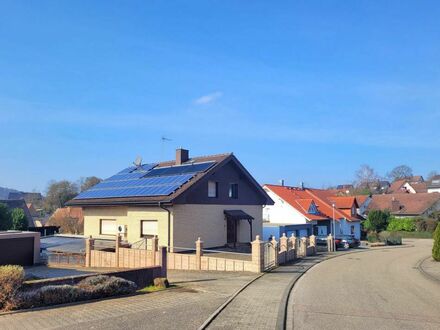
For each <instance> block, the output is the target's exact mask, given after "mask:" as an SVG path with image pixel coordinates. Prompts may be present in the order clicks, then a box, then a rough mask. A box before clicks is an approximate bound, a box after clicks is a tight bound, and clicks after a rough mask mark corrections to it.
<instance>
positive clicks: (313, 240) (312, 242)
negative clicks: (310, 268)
mask: <svg viewBox="0 0 440 330" xmlns="http://www.w3.org/2000/svg"><path fill="white" fill-rule="evenodd" d="M309 239H310V247H311V248H312V251H313V252H312V254H313V255H315V254H316V236H315V235H310V237H309Z"/></svg>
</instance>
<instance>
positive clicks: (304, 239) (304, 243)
mask: <svg viewBox="0 0 440 330" xmlns="http://www.w3.org/2000/svg"><path fill="white" fill-rule="evenodd" d="M299 250H300V253H301V256H302V257H307V237H301V240H300V248H299Z"/></svg>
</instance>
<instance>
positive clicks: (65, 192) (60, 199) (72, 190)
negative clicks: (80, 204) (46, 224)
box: [44, 180, 78, 212]
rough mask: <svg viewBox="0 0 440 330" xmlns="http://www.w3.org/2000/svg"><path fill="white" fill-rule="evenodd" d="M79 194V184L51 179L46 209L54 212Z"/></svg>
mask: <svg viewBox="0 0 440 330" xmlns="http://www.w3.org/2000/svg"><path fill="white" fill-rule="evenodd" d="M77 194H78V186H77V185H76V184H75V183H73V182H70V181H67V180H62V181H51V182H49V186H48V188H47V195H46V199H45V201H44V202H45V209H46V210H47V211H48V212H53V211H55V210H56V209H57V208H59V207H63V206H64V204H66V203H67V202H68V201H69V200H71V199H72V198H73V197H75V196H76V195H77Z"/></svg>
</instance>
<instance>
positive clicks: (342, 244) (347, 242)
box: [336, 235, 361, 249]
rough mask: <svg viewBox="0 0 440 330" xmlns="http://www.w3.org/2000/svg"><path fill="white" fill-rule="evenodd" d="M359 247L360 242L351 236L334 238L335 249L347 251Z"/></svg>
mask: <svg viewBox="0 0 440 330" xmlns="http://www.w3.org/2000/svg"><path fill="white" fill-rule="evenodd" d="M359 245H361V241H360V240H358V239H357V238H355V237H354V236H353V235H341V236H336V248H339V249H348V248H355V247H358V246H359Z"/></svg>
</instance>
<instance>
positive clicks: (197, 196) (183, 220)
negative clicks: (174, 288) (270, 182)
mask: <svg viewBox="0 0 440 330" xmlns="http://www.w3.org/2000/svg"><path fill="white" fill-rule="evenodd" d="M272 203H273V202H272V200H271V199H270V198H269V196H268V195H267V193H266V192H265V191H264V190H263V189H262V187H261V186H260V185H259V184H258V183H257V182H256V180H255V179H254V178H253V177H252V176H251V175H250V174H249V172H248V171H247V170H246V169H245V168H244V166H243V165H242V164H241V163H240V162H239V161H238V159H237V158H236V157H235V156H234V155H233V154H232V153H230V154H222V155H213V156H203V157H194V158H190V157H189V152H188V150H185V149H178V150H177V151H176V159H175V160H173V161H167V162H160V163H152V164H140V163H138V164H137V165H135V166H131V167H129V168H126V169H124V170H122V171H120V172H119V173H117V174H115V175H113V176H112V177H110V178H108V179H106V180H104V181H102V182H101V183H99V184H97V185H95V186H93V187H92V188H90V189H88V190H86V191H84V192H82V193H80V194H79V195H78V196H77V197H75V198H74V199H73V200H71V201H70V202H69V203H68V205H69V206H80V207H82V208H83V213H84V235H85V236H86V237H88V236H92V237H94V238H112V237H115V235H116V234H117V233H120V234H121V235H122V236H123V238H124V240H126V241H127V242H129V243H134V242H137V241H139V240H141V239H142V238H143V237H152V236H158V238H159V244H160V245H162V246H169V247H170V248H171V249H173V248H175V249H178V248H183V249H186V248H193V247H194V242H195V241H196V240H197V238H198V237H201V238H202V240H203V241H204V246H205V247H219V246H225V245H227V244H230V245H235V244H236V243H248V242H250V241H252V240H253V239H255V236H256V235H261V233H262V209H263V205H269V204H272Z"/></svg>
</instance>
